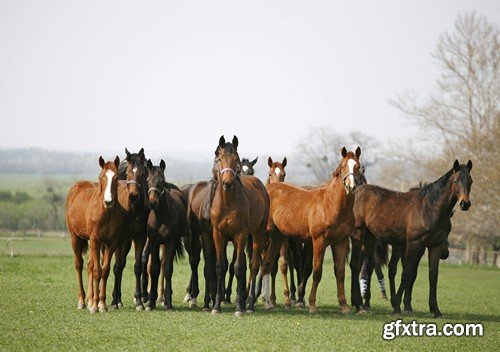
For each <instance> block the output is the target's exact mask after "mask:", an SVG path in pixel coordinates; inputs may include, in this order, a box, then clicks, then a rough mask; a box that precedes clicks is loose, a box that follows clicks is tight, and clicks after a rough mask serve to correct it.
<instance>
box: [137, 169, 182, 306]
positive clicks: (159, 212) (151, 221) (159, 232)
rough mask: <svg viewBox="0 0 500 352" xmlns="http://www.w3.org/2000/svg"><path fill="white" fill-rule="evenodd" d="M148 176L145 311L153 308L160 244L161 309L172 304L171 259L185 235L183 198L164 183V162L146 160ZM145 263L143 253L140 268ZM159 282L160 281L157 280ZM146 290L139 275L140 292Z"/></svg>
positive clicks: (158, 271)
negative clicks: (162, 249) (162, 250)
mask: <svg viewBox="0 0 500 352" xmlns="http://www.w3.org/2000/svg"><path fill="white" fill-rule="evenodd" d="M147 167H148V179H147V185H148V189H147V193H148V200H149V207H150V208H151V211H150V212H149V217H148V225H147V236H148V239H147V243H146V247H147V248H146V250H145V252H146V253H149V254H150V255H151V287H150V291H149V301H148V303H147V306H146V310H152V309H154V308H155V307H156V299H157V298H158V276H159V274H160V254H159V252H160V245H161V244H164V245H165V264H164V265H165V267H164V272H165V296H164V302H165V306H164V308H165V309H166V310H170V309H173V306H172V274H173V270H174V258H176V257H177V258H180V257H182V256H183V243H182V236H184V235H185V234H187V225H186V201H185V199H183V196H182V193H181V192H180V191H179V190H178V189H171V188H168V187H167V183H166V182H165V174H164V172H165V162H164V161H163V160H161V162H160V166H153V164H152V163H151V160H148V161H147ZM146 265H147V256H143V267H145V266H146ZM161 284H163V283H161ZM146 289H147V281H146V280H145V278H144V277H143V291H146Z"/></svg>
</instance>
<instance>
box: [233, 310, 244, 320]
mask: <svg viewBox="0 0 500 352" xmlns="http://www.w3.org/2000/svg"><path fill="white" fill-rule="evenodd" d="M234 316H235V317H237V318H241V317H242V316H243V312H241V311H236V312H234Z"/></svg>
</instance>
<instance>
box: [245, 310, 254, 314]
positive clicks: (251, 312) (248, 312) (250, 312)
mask: <svg viewBox="0 0 500 352" xmlns="http://www.w3.org/2000/svg"><path fill="white" fill-rule="evenodd" d="M246 313H247V314H253V313H255V312H254V311H253V310H250V309H248V310H247V311H246Z"/></svg>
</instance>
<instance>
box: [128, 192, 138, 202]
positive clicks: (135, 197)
mask: <svg viewBox="0 0 500 352" xmlns="http://www.w3.org/2000/svg"><path fill="white" fill-rule="evenodd" d="M128 198H129V199H130V202H132V203H133V204H136V203H137V200H138V199H139V195H138V194H137V193H130V194H129V195H128Z"/></svg>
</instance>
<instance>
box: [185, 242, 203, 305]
mask: <svg viewBox="0 0 500 352" xmlns="http://www.w3.org/2000/svg"><path fill="white" fill-rule="evenodd" d="M190 246H191V253H189V265H190V266H191V280H190V282H189V286H190V290H189V292H188V294H187V295H186V297H185V298H184V301H186V298H187V299H188V301H187V302H188V303H189V307H190V308H193V307H196V306H197V303H196V298H197V297H198V295H199V294H200V287H199V286H198V265H199V264H200V253H201V241H200V238H199V237H196V238H194V239H192V240H191V244H190Z"/></svg>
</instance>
